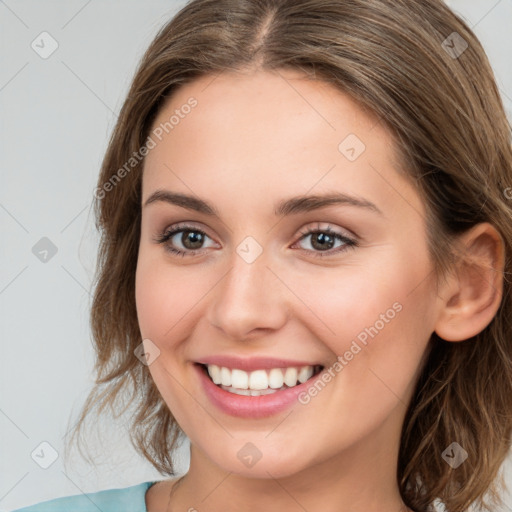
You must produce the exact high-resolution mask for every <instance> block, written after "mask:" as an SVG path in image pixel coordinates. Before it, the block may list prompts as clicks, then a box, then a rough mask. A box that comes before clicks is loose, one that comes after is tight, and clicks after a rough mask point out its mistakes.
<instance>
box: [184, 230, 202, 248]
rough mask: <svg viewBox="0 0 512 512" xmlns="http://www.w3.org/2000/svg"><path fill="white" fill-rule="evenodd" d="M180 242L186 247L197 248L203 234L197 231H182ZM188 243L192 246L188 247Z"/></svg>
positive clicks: (199, 245)
mask: <svg viewBox="0 0 512 512" xmlns="http://www.w3.org/2000/svg"><path fill="white" fill-rule="evenodd" d="M189 242H190V244H189ZM181 243H182V244H183V245H184V246H185V247H187V249H199V248H200V247H201V244H202V243H203V235H202V234H201V233H197V231H184V232H183V235H182V237H181ZM190 245H192V247H190Z"/></svg>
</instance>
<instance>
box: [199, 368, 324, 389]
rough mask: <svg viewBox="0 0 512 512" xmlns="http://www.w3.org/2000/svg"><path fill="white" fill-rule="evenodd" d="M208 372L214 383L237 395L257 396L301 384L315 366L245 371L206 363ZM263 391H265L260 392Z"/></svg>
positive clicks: (309, 375)
mask: <svg viewBox="0 0 512 512" xmlns="http://www.w3.org/2000/svg"><path fill="white" fill-rule="evenodd" d="M207 368H208V374H209V375H210V377H211V379H212V381H213V382H214V384H217V385H220V386H221V387H222V388H223V389H227V391H231V392H232V393H236V394H238V395H247V396H258V395H261V394H270V393H274V392H275V391H280V390H281V389H286V387H289V388H291V387H293V386H296V385H297V384H302V383H304V382H306V381H307V380H308V379H310V378H311V377H312V376H313V374H314V373H315V367H313V366H303V367H301V368H295V367H289V368H272V369H271V370H254V371H252V372H246V371H244V370H239V369H238V368H234V369H232V370H231V369H229V368H226V367H224V366H217V365H216V364H209V365H207ZM262 391H265V392H262Z"/></svg>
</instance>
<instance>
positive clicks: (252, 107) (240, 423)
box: [136, 70, 435, 477]
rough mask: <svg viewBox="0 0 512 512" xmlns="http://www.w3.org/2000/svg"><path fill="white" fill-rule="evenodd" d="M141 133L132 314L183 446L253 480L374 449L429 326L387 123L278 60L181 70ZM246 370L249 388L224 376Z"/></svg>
mask: <svg viewBox="0 0 512 512" xmlns="http://www.w3.org/2000/svg"><path fill="white" fill-rule="evenodd" d="M186 105H189V106H190V107H187V106H186ZM172 116H174V118H172ZM171 118H172V120H171V121H170V123H171V125H172V126H171V125H170V124H169V120H170V119H171ZM166 122H167V123H168V124H167V130H165V129H164V130H162V126H163V124H164V123H166ZM169 126H171V128H169ZM166 132H167V133H166ZM152 133H153V135H152V139H153V142H154V143H155V144H153V143H152V144H151V146H154V147H152V149H151V150H150V152H149V154H148V156H147V157H146V160H145V166H144V174H143V185H142V204H141V207H142V223H141V239H140V247H139V257H138V266H137V273H136V303H137V313H138V321H139V325H140V329H141V333H142V337H143V338H144V339H146V340H151V341H150V342H149V343H148V341H145V347H146V349H147V351H148V352H150V353H151V352H153V353H154V354H157V356H156V357H155V358H154V361H153V362H152V363H151V364H150V365H149V371H150V373H151V376H152V378H153V379H154V382H155V384H156V386H157V387H158V389H159V391H160V393H161V395H162V397H163V399H164V400H165V402H166V404H167V405H168V407H169V408H170V410H171V412H172V414H173V415H174V417H175V418H176V420H177V421H178V423H179V425H180V426H181V428H182V429H183V430H184V431H185V433H186V434H187V436H188V437H189V439H190V441H191V445H192V450H193V453H194V450H196V453H198V454H199V453H201V454H202V457H203V458H204V460H208V461H209V463H211V464H213V465H215V466H217V467H221V468H223V469H224V470H226V471H231V472H234V473H237V474H240V475H247V476H254V477H268V473H267V472H270V473H271V474H272V475H273V476H275V477H284V476H287V475H291V474H294V473H297V472H299V471H302V470H305V469H307V468H310V467H312V466H313V465H316V464H319V463H322V462H325V461H327V460H329V459H330V460H336V459H338V461H339V460H343V457H344V456H345V455H346V454H347V453H349V452H350V453H351V454H352V455H354V456H355V455H356V454H360V455H363V454H365V456H366V457H369V458H370V460H371V458H373V459H375V457H376V454H378V453H383V451H384V450H387V452H386V453H388V454H389V453H390V449H391V448H396V447H397V446H398V440H399V439H398V437H399V433H400V428H401V424H402V421H403V417H404V414H405V411H406V406H407V404H408V402H409V399H410V397H411V393H412V391H413V386H414V384H415V381H416V378H417V376H418V372H419V368H420V365H421V362H422V357H423V356H424V355H425V350H426V347H427V344H428V340H429V337H430V335H431V333H432V332H433V330H434V327H433V326H434V323H435V321H434V317H435V292H434V289H433V282H432V281H433V277H432V276H433V274H432V265H431V262H430V259H429V256H428V251H427V239H426V227H425V221H424V217H425V209H424V205H423V204H422V201H421V200H420V197H419V195H418V193H417V192H416V191H415V189H414V188H413V186H412V185H411V184H410V183H409V182H408V181H407V180H406V179H405V178H404V176H403V174H401V173H399V172H398V168H397V165H398V164H397V162H396V161H395V159H394V152H393V146H392V138H391V134H390V133H389V131H388V130H387V129H386V128H385V127H384V125H383V123H379V120H378V119H376V118H374V117H373V116H370V115H369V114H368V113H365V111H363V110H362V108H361V107H360V106H358V105H357V104H356V103H354V102H353V101H352V100H351V99H350V98H349V97H348V96H346V95H345V94H343V93H342V92H340V91H338V90H337V89H335V88H333V87H332V86H330V85H328V84H325V83H322V82H319V81H312V80H308V79H306V78H305V77H304V76H303V75H302V74H300V73H299V72H295V71H284V70H282V71H280V72H279V73H269V72H262V71H258V72H252V73H237V74H231V73H229V74H228V73H226V74H221V75H219V76H217V77H216V78H213V77H212V76H209V77H203V78H201V79H199V80H196V81H195V82H192V83H190V84H187V85H185V86H183V87H182V88H181V89H179V90H178V91H177V92H176V93H175V94H174V96H173V97H172V98H171V100H170V101H169V102H168V104H167V105H166V106H165V107H164V108H163V109H162V110H161V112H160V113H159V115H158V117H157V119H156V120H155V123H154V126H153V132H152ZM160 139H161V140H160ZM157 191H160V194H158V195H155V192H157ZM165 193H167V196H166V195H165ZM177 194H180V195H182V196H190V197H191V198H192V200H189V201H185V200H183V197H182V196H180V197H181V199H177V198H178V196H177ZM309 196H318V197H317V199H316V200H313V199H309V200H293V198H304V197H309ZM325 197H330V198H331V199H330V200H329V201H324V202H323V203H322V200H321V199H322V198H324V199H325ZM148 200H149V202H148ZM146 203H147V204H146ZM203 203H207V205H208V206H209V208H207V207H206V206H205V205H204V204H203ZM198 205H202V206H201V207H198ZM173 232H174V233H173ZM162 240H164V241H162ZM173 251H181V253H180V254H177V253H175V252H173ZM199 363H202V364H203V365H205V364H206V363H211V364H210V366H209V368H210V371H211V372H212V378H213V379H215V380H217V381H221V382H220V384H219V385H216V384H214V383H213V382H212V379H210V377H207V374H206V372H205V371H204V366H201V365H200V364H199ZM215 363H216V366H219V367H224V368H226V369H224V370H223V369H219V370H218V371H217V370H216V368H215V366H212V365H214V364H215ZM308 366H310V367H313V368H312V370H313V371H314V372H316V371H317V370H318V367H319V366H321V367H322V371H321V372H320V373H318V374H316V373H315V374H314V375H311V369H309V368H308ZM292 367H297V368H298V369H299V373H298V374H294V370H293V369H290V368H292ZM302 367H305V368H306V370H302V374H301V372H300V368H302ZM280 368H281V370H279V369H280ZM272 369H277V370H272ZM231 370H246V371H242V372H240V371H238V372H236V371H231ZM258 370H259V372H258ZM262 370H263V373H264V375H263V374H262ZM217 373H218V374H220V376H219V375H217ZM253 373H255V374H256V376H254V375H252V374H253ZM287 373H288V377H286V375H287ZM280 375H282V377H280ZM283 378H284V379H286V378H288V379H289V380H288V385H289V386H290V389H288V387H287V385H285V384H286V381H285V382H283V380H282V379H283ZM222 379H224V380H222ZM230 379H231V380H230ZM298 379H299V383H300V380H305V382H303V383H301V384H300V386H293V382H297V381H298ZM248 384H249V385H250V386H251V387H253V388H260V389H262V388H263V389H264V391H261V393H263V394H264V396H263V395H261V396H256V395H258V394H260V393H258V392H256V393H254V396H252V395H249V396H248V395H247V393H250V391H242V393H244V392H245V393H246V394H245V395H241V394H237V393H232V392H231V391H234V390H233V389H231V391H230V390H226V389H224V388H225V387H229V385H231V386H232V387H235V388H237V389H243V388H245V387H246V386H247V385H248ZM220 385H223V386H224V388H221V387H220ZM269 385H270V386H271V389H280V390H279V391H276V392H270V393H269V394H265V393H267V392H268V386H269ZM281 388H286V389H281ZM297 390H299V391H300V392H297ZM248 456H249V457H248ZM250 457H252V459H258V458H259V457H261V458H259V460H257V463H252V462H251V460H252V459H250ZM338 467H339V466H338Z"/></svg>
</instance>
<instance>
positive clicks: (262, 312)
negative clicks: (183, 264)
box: [209, 237, 287, 339]
mask: <svg viewBox="0 0 512 512" xmlns="http://www.w3.org/2000/svg"><path fill="white" fill-rule="evenodd" d="M229 265H230V270H229V272H227V273H226V274H225V276H224V278H223V279H222V280H221V282H220V283H219V285H218V286H217V287H216V288H217V291H216V293H215V294H214V296H213V299H212V304H211V307H210V313H209V316H210V322H211V323H212V324H214V325H215V326H216V327H218V328H220V329H222V330H223V331H224V332H225V334H227V335H229V336H232V337H234V338H236V339H243V338H244V337H245V336H247V335H248V334H249V333H250V332H251V331H253V330H255V329H269V328H270V329H276V328H278V327H279V326H280V325H281V324H282V323H283V322H284V321H285V319H286V314H287V307H286V304H285V298H284V297H283V290H280V289H279V288H280V287H281V288H282V284H281V283H280V282H279V280H278V279H277V278H276V276H275V275H274V273H273V272H272V271H271V270H270V269H269V268H267V267H272V261H271V258H270V254H269V253H267V252H266V251H264V250H263V248H262V247H261V246H260V245H259V244H257V242H256V241H255V240H254V239H251V237H248V238H247V239H245V240H244V241H242V242H241V243H240V244H239V245H238V247H236V248H235V251H233V254H232V256H231V258H230V260H229Z"/></svg>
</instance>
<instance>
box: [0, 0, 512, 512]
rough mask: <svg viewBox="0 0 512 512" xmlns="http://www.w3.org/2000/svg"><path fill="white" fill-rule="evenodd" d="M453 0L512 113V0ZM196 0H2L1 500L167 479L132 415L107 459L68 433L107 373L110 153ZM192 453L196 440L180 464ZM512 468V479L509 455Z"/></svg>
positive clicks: (15, 502) (16, 502)
mask: <svg viewBox="0 0 512 512" xmlns="http://www.w3.org/2000/svg"><path fill="white" fill-rule="evenodd" d="M448 3H449V5H450V6H451V7H452V8H454V9H455V10H456V11H457V12H458V13H460V14H461V15H462V16H463V17H464V18H465V19H466V20H467V21H468V23H469V25H470V26H471V27H473V29H474V30H475V32H476V34H477V36H478V37H479V38H480V40H481V41H482V43H483V45H484V48H485V49H486V51H487V53H488V55H489V58H490V60H491V64H492V65H493V67H494V70H495V73H496V77H497V81H498V85H499V87H500V90H501V92H502V96H503V99H504V102H505V105H506V108H507V111H508V113H509V117H510V118H512V99H511V98H512V65H511V62H512V60H511V57H510V55H511V53H512V52H511V50H512V33H511V31H510V27H511V25H512V0H499V1H497V0H474V1H468V0H452V1H450V2H448ZM183 4H184V2H183V1H179V2H177V1H171V0H167V1H155V0H152V1H148V2H136V1H134V0H131V1H127V0H124V1H120V0H111V1H100V0H89V1H74V0H73V1H67V2H65V1H63V0H62V1H45V2H41V1H36V0H27V1H21V0H18V1H14V0H6V1H2V0H0V41H1V55H2V62H1V65H0V108H1V110H0V123H1V124H0V130H1V134H0V140H1V146H0V162H1V183H0V185H1V186H0V225H1V228H2V239H1V242H0V251H1V253H0V254H1V265H0V268H1V270H0V310H1V312H2V321H1V324H0V325H1V327H0V328H1V331H0V334H1V343H2V356H1V358H0V390H1V395H0V432H1V437H0V465H1V466H0V510H1V511H7V510H11V509H13V508H17V507H21V506H25V505H28V504H31V503H34V502H38V501H41V500H46V499H50V498H54V497H57V496H60V495H69V494H77V493H79V492H81V491H83V492H90V491H96V490H100V489H106V488H114V487H124V486H128V485H133V484H136V483H139V482H142V481H145V480H151V479H161V478H162V477H161V476H160V475H159V474H158V473H157V472H156V471H155V470H154V469H153V468H152V467H151V466H150V465H149V464H148V463H147V462H145V461H144V460H143V459H141V458H139V457H138V456H137V455H135V454H134V452H133V450H132V449H131V447H130V445H129V442H128V437H127V435H126V433H125V431H124V430H123V428H122V425H117V426H116V427H115V428H116V430H114V432H113V434H114V435H113V437H112V440H109V441H108V443H109V444H108V446H107V448H106V449H104V452H103V453H104V457H103V458H102V460H101V462H100V461H99V462H98V464H97V465H96V467H95V466H91V465H88V464H86V463H84V461H82V460H81V459H79V458H77V457H74V458H73V459H72V460H71V464H70V465H68V466H67V467H64V465H63V460H62V459H63V457H62V455H63V443H62V437H63V436H64V433H65V432H66V429H67V428H68V427H69V426H70V425H71V424H72V423H73V418H75V417H76V413H77V412H78V408H79V407H80V405H81V404H82V401H83V399H84V398H85V396H86V394H87V391H88V390H89V388H90V387H91V385H92V382H93V375H92V372H91V367H92V362H93V355H92V347H91V344H90V338H89V336H90V333H89V327H88V321H89V320H88V314H89V306H90V299H91V297H90V290H91V288H90V283H91V279H92V276H93V271H94V263H95V255H96V247H97V234H96V233H95V228H94V219H93V217H92V213H91V210H90V206H91V201H92V192H93V189H94V187H95V184H96V179H97V175H98V172H99V167H100V163H101V160H102V157H103V153H104V151H105V149H106V144H107V140H108V137H109V135H110V132H111V130H112V128H113V126H114V123H115V117H116V116H115V114H116V113H117V112H118V111H119V109H120V106H121V104H122V101H123V99H124V96H125V94H126V91H127V88H128V85H129V82H130V80H131V78H132V75H133V72H134V70H135V66H136V64H137V63H138V60H139V58H140V56H141V55H142V53H143V51H144V50H145V48H146V47H147V45H148V44H149V43H150V41H151V40H152V38H153V36H154V35H155V34H156V32H157V30H158V28H159V27H160V26H162V25H163V24H164V23H165V22H166V21H167V20H168V19H169V18H170V17H171V15H172V14H173V13H174V12H175V11H176V10H177V9H178V8H179V7H181V6H182V5H183ZM43 31H47V32H48V33H49V34H51V36H52V37H53V38H54V39H55V40H56V41H57V42H58V45H59V46H58V49H57V50H56V51H55V52H54V53H53V54H52V55H51V56H50V57H49V58H47V59H43V58H41V57H40V56H39V55H38V54H37V53H36V52H35V51H34V50H33V49H32V48H31V43H32V41H33V40H34V39H36V38H37V37H38V36H39V34H41V32H43ZM47 48H48V46H47ZM510 185H511V186H512V183H511V184H510ZM42 237H48V238H49V239H50V240H51V241H52V242H53V244H55V246H56V247H57V250H58V251H57V253H56V254H55V255H54V256H53V257H52V258H51V259H49V261H48V262H46V263H43V262H41V261H40V260H39V259H38V258H36V256H35V255H34V254H33V253H32V247H33V246H34V245H35V244H36V242H38V241H39V240H40V239H41V238H42ZM70 415H72V416H71V418H70ZM68 422H71V423H68ZM111 430H112V429H111ZM105 438H106V439H107V438H108V436H106V437H105ZM43 441H46V442H48V443H50V445H51V446H52V447H53V448H54V449H55V450H56V451H57V452H58V454H59V457H58V458H57V460H56V461H55V462H54V463H53V464H52V465H51V466H50V467H49V468H48V469H42V468H41V467H40V466H39V465H37V464H36V462H34V460H33V459H32V458H31V453H32V452H33V450H34V449H35V448H37V447H38V446H39V445H40V443H41V442H43ZM187 457H188V447H187V444H185V445H184V446H183V449H182V451H181V459H180V461H179V464H178V469H179V471H185V470H186V469H187V465H188V458H187ZM506 477H507V482H508V483H509V485H510V484H512V468H511V467H510V463H509V462H507V464H506ZM507 503H508V505H509V508H508V509H506V510H509V511H512V499H511V498H510V497H507Z"/></svg>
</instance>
